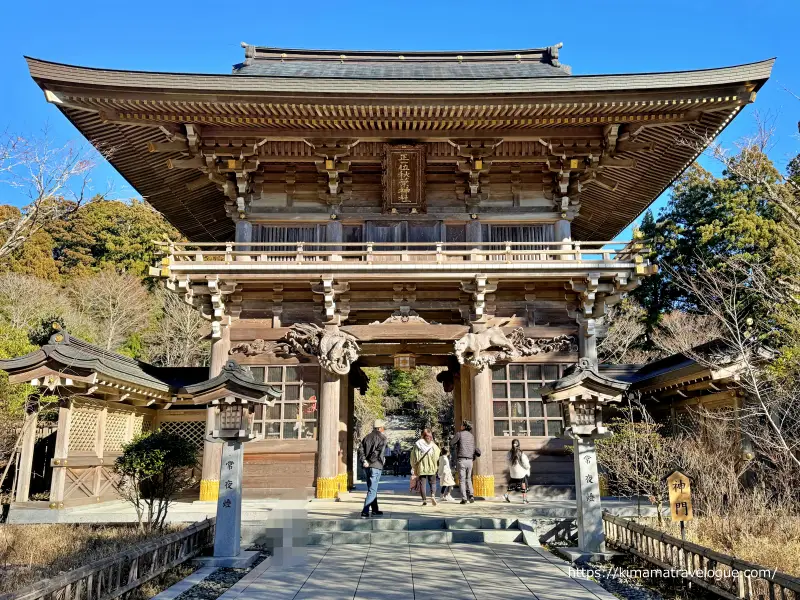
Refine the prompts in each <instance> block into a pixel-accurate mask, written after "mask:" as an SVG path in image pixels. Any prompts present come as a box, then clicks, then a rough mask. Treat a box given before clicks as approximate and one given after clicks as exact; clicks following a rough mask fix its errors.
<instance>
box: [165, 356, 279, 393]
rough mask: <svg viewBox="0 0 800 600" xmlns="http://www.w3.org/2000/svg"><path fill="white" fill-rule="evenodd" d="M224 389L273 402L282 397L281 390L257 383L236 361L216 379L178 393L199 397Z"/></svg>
mask: <svg viewBox="0 0 800 600" xmlns="http://www.w3.org/2000/svg"><path fill="white" fill-rule="evenodd" d="M222 387H225V388H228V389H229V390H232V391H234V392H236V391H240V392H243V393H244V394H245V395H247V396H250V397H258V398H265V397H267V396H269V397H270V398H271V399H272V400H275V399H277V398H280V397H281V392H280V390H278V389H277V388H275V387H273V386H271V385H267V384H264V383H258V382H256V380H255V378H254V377H253V374H252V373H251V372H250V371H247V370H245V369H244V368H242V367H241V366H240V365H239V364H238V363H237V362H236V361H235V360H229V361H228V362H227V363H226V364H225V366H224V367H223V368H222V371H220V374H219V375H217V376H216V377H212V378H211V379H205V380H204V381H200V382H198V383H195V384H192V385H187V386H185V387H183V388H182V389H180V390H179V391H178V393H179V394H181V395H189V396H199V395H201V394H206V393H208V392H211V391H214V390H216V389H219V388H222Z"/></svg>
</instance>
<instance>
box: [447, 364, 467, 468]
mask: <svg viewBox="0 0 800 600" xmlns="http://www.w3.org/2000/svg"><path fill="white" fill-rule="evenodd" d="M463 421H464V413H463V411H462V410H461V371H459V375H458V377H456V378H455V381H453V429H454V431H459V430H460V429H461V423H462V422H463ZM450 458H451V462H452V463H453V464H455V462H456V461H455V460H453V459H452V457H450Z"/></svg>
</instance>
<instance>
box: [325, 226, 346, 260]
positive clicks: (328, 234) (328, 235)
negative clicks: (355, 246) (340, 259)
mask: <svg viewBox="0 0 800 600" xmlns="http://www.w3.org/2000/svg"><path fill="white" fill-rule="evenodd" d="M325 239H326V241H327V242H328V243H337V242H338V243H341V242H342V240H343V239H344V231H343V230H342V222H341V221H339V220H338V219H331V220H330V221H328V222H327V223H326V231H325ZM328 249H329V250H331V251H332V252H341V250H342V247H341V246H328Z"/></svg>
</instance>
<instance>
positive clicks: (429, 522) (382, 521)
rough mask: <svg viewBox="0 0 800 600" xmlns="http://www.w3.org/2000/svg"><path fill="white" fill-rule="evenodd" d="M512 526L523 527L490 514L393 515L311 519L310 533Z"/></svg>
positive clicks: (505, 528) (514, 521)
mask: <svg viewBox="0 0 800 600" xmlns="http://www.w3.org/2000/svg"><path fill="white" fill-rule="evenodd" d="M476 529H485V530H510V529H519V526H518V523H517V519H513V518H486V517H452V518H420V519H391V518H383V517H374V518H371V519H309V521H308V531H309V533H332V532H337V531H441V530H448V531H453V530H476Z"/></svg>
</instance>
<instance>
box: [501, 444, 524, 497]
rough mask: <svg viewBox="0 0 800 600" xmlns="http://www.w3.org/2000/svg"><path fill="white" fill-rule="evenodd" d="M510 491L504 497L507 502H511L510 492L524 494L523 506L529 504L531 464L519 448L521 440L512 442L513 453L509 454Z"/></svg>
mask: <svg viewBox="0 0 800 600" xmlns="http://www.w3.org/2000/svg"><path fill="white" fill-rule="evenodd" d="M508 462H509V465H508V474H509V475H510V479H511V480H510V481H509V482H508V491H506V493H505V494H504V495H503V498H505V500H506V502H511V500H510V499H509V497H508V494H509V492H516V491H521V492H522V502H523V504H527V503H528V477H529V476H530V474H531V463H530V461H529V460H528V456H527V455H526V454H525V453H524V452H523V451H522V448H520V447H519V440H517V439H514V440H511V452H509V453H508Z"/></svg>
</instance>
